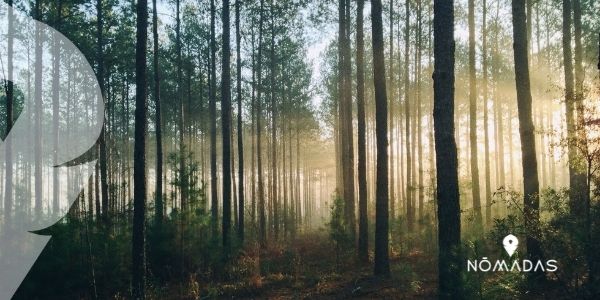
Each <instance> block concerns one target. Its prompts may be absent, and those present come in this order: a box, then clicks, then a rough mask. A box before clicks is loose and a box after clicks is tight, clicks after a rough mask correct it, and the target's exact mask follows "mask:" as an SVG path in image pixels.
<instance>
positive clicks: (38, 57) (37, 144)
mask: <svg viewBox="0 0 600 300" xmlns="http://www.w3.org/2000/svg"><path fill="white" fill-rule="evenodd" d="M40 2H41V0H36V1H35V19H36V20H39V21H41V20H42V15H41V14H42V11H41V7H40V6H41V3H40ZM41 31H42V29H41V26H38V25H36V27H35V35H36V43H35V75H34V86H35V89H34V99H35V100H34V101H35V105H34V111H35V115H34V117H35V119H34V126H35V127H34V128H35V138H34V154H35V166H34V178H35V186H34V188H35V216H36V217H37V218H40V217H41V216H42V211H43V207H42V205H43V195H42V180H43V179H42V140H41V138H42V137H41V136H42V132H41V130H42V127H41V126H42V124H41V122H42V116H41V114H42V72H43V70H42V66H43V64H42V48H43V45H42V43H43V42H42V37H41V35H42V32H41Z"/></svg>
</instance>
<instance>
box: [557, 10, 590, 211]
mask: <svg viewBox="0 0 600 300" xmlns="http://www.w3.org/2000/svg"><path fill="white" fill-rule="evenodd" d="M571 13H572V3H571V0H565V1H563V14H562V16H563V24H562V31H563V32H562V33H563V37H562V46H563V59H564V72H565V74H564V78H565V106H566V110H565V114H566V121H567V141H568V147H567V152H568V153H567V156H568V159H569V187H570V189H569V199H570V208H571V213H572V214H573V215H574V216H578V217H582V216H583V208H584V206H583V205H584V190H585V177H583V176H584V175H583V174H582V172H581V171H580V170H578V169H577V167H576V166H575V164H576V161H577V159H578V155H579V154H578V151H577V147H576V143H577V141H576V139H577V132H576V130H577V129H576V127H577V126H576V124H575V123H576V120H575V102H576V100H577V99H576V95H575V91H574V84H573V83H574V82H573V81H574V79H573V55H572V50H571V42H572V36H571V23H572V19H571Z"/></svg>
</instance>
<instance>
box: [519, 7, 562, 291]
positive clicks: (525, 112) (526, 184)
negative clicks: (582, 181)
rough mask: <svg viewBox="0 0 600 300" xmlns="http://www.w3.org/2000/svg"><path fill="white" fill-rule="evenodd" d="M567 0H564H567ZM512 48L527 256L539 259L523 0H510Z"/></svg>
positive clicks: (533, 149) (533, 147) (535, 179)
mask: <svg viewBox="0 0 600 300" xmlns="http://www.w3.org/2000/svg"><path fill="white" fill-rule="evenodd" d="M567 1H568V0H567ZM512 17H513V22H512V23H513V41H514V43H513V49H514V61H515V81H516V88H517V109H518V114H519V135H520V137H521V155H522V166H523V192H524V219H525V225H526V230H527V257H528V258H529V259H530V260H531V261H537V260H538V259H540V258H541V249H540V244H539V241H538V240H537V238H536V237H535V236H534V234H535V232H537V231H536V228H537V226H538V222H539V195H538V194H539V182H538V169H537V157H536V154H535V152H536V151H535V135H534V127H533V121H532V111H531V89H530V79H529V63H528V53H527V29H526V25H525V0H512ZM531 274H532V276H530V278H535V279H541V276H542V275H543V273H539V272H537V273H531Z"/></svg>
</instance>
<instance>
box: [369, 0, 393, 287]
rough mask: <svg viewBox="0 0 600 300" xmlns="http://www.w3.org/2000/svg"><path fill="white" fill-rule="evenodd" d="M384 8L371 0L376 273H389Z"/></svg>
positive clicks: (386, 274) (380, 274) (383, 274)
mask: <svg viewBox="0 0 600 300" xmlns="http://www.w3.org/2000/svg"><path fill="white" fill-rule="evenodd" d="M381 11H382V7H381V0H372V1H371V22H372V27H371V28H372V29H371V30H372V33H371V35H372V42H373V81H374V85H375V111H376V112H375V127H376V135H377V179H376V180H377V187H376V190H377V191H376V193H377V198H376V200H375V266H374V273H375V275H377V276H389V275H390V263H389V250H388V247H389V245H388V244H389V211H388V201H389V195H388V136H387V135H388V132H387V131H388V129H387V125H388V124H387V118H388V112H387V94H386V84H385V63H384V56H383V55H384V54H383V49H384V44H383V24H382V23H383V22H382V16H381V15H382V13H381Z"/></svg>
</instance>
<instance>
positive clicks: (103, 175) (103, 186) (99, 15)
mask: <svg viewBox="0 0 600 300" xmlns="http://www.w3.org/2000/svg"><path fill="white" fill-rule="evenodd" d="M103 10H104V8H103V2H102V0H98V1H97V2H96V19H97V21H96V40H97V45H96V46H97V47H98V49H97V51H96V60H97V64H98V66H97V68H98V69H97V71H96V73H97V74H96V75H97V76H98V82H99V83H100V92H101V94H102V101H105V104H106V89H105V87H104V79H105V78H104V11H103ZM106 106H107V109H108V105H107V104H106ZM106 138H107V135H106V125H105V124H104V122H103V123H102V132H101V133H100V138H99V141H98V143H99V144H100V195H101V196H102V201H101V202H102V218H103V219H104V222H106V223H108V213H109V211H108V166H107V165H108V158H107V153H106Z"/></svg>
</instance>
